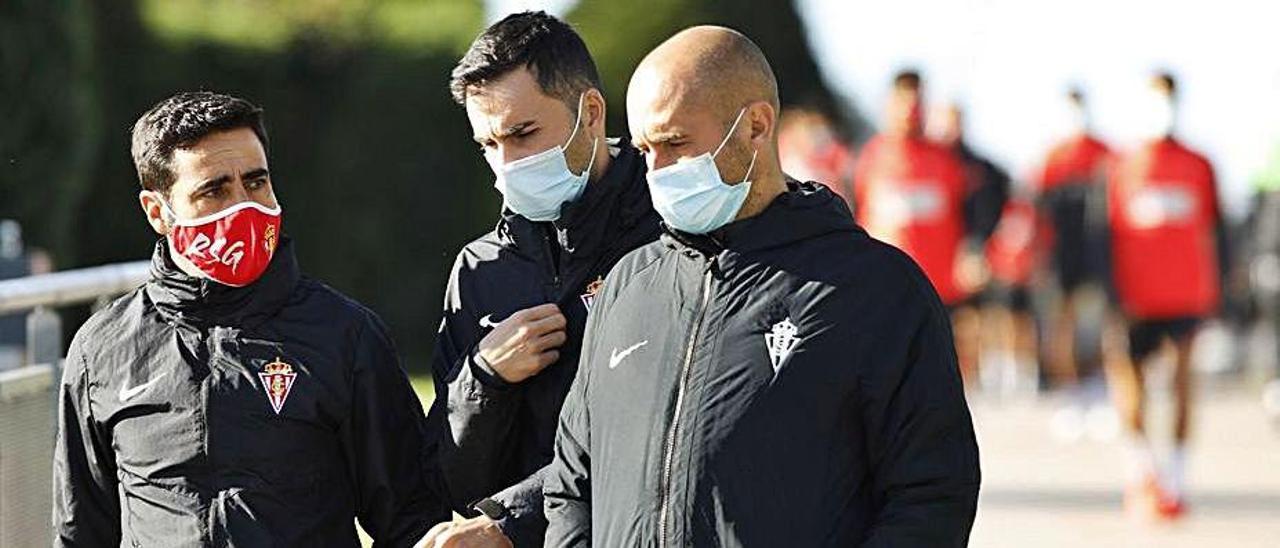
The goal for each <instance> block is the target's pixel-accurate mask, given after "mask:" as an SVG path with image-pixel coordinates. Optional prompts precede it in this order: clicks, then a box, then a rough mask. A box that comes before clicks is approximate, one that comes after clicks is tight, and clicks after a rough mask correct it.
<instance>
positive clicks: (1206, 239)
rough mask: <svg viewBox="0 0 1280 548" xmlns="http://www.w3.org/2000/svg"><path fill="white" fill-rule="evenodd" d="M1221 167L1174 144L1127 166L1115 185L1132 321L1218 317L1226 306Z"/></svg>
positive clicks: (1119, 169)
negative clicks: (1217, 172) (1216, 169)
mask: <svg viewBox="0 0 1280 548" xmlns="http://www.w3.org/2000/svg"><path fill="white" fill-rule="evenodd" d="M1218 216H1219V209H1218V193H1217V188H1216V183H1215V181H1214V175H1213V167H1212V166H1211V165H1210V164H1209V161H1208V160H1206V159H1205V158H1204V157H1203V156H1201V155H1199V154H1197V153H1195V152H1193V151H1191V150H1190V149H1188V148H1186V147H1184V146H1182V144H1181V143H1178V142H1177V141H1176V140H1174V139H1173V138H1171V137H1169V138H1164V139H1158V140H1155V141H1152V142H1150V143H1147V144H1146V145H1144V146H1143V147H1142V148H1140V149H1138V150H1137V151H1135V152H1133V153H1132V154H1129V155H1127V156H1126V157H1123V158H1121V159H1120V160H1119V161H1118V162H1117V164H1116V165H1115V166H1114V170H1113V171H1112V173H1111V176H1110V177H1109V178H1108V180H1107V218H1108V222H1109V225H1110V227H1111V257H1112V265H1113V275H1114V277H1115V284H1116V290H1117V292H1118V293H1119V297H1120V304H1121V306H1122V307H1123V309H1124V311H1125V312H1126V313H1128V314H1129V315H1130V316H1131V317H1135V318H1142V319H1168V318H1177V317H1185V316H1204V315H1208V314H1211V313H1213V312H1214V311H1215V310H1216V309H1217V307H1218V302H1219V299H1220V295H1219V285H1218V280H1219V275H1220V274H1219V272H1218V258H1217V257H1218V255H1217V254H1218V250H1217V242H1216V239H1215V230H1216V226H1217V223H1218V219H1219V217H1218Z"/></svg>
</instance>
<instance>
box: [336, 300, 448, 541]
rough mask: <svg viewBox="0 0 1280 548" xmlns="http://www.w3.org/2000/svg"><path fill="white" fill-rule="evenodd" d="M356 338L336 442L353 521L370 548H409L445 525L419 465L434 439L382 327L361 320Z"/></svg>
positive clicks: (431, 477)
mask: <svg viewBox="0 0 1280 548" xmlns="http://www.w3.org/2000/svg"><path fill="white" fill-rule="evenodd" d="M369 314H370V315H369V318H368V321H366V322H364V325H363V326H361V327H360V328H358V329H359V332H358V333H357V334H356V342H355V345H356V346H355V350H354V353H355V356H354V360H353V364H352V392H351V415H350V417H349V419H348V420H347V422H346V423H345V424H344V425H343V432H342V439H343V443H344V445H345V447H344V449H345V451H346V454H347V462H348V466H349V467H350V469H351V477H352V478H353V480H354V483H355V488H356V497H357V500H356V505H355V506H356V515H357V517H358V518H359V519H360V525H361V526H362V527H363V528H364V530H365V531H366V532H367V533H369V536H370V537H372V538H373V540H374V543H375V546H412V545H413V543H415V542H417V541H418V539H420V538H421V537H422V536H423V535H424V534H426V532H427V529H429V528H430V527H431V526H432V525H434V524H435V523H437V522H440V521H445V520H448V519H449V517H450V516H449V511H448V508H447V507H446V506H445V501H444V497H443V496H442V493H441V492H440V490H441V489H440V486H439V481H438V475H436V474H433V473H432V472H431V470H430V468H428V467H424V466H422V459H423V456H424V455H431V454H432V453H433V452H434V451H435V449H434V447H433V446H434V444H435V439H434V438H433V437H432V436H430V435H429V432H428V431H427V428H426V419H425V417H423V414H422V404H421V403H420V402H419V401H418V396H417V394H415V393H414V391H413V387H412V386H411V385H410V384H409V377H408V376H407V375H406V374H405V372H404V370H403V369H402V368H401V367H400V360H399V358H398V357H397V355H396V350H395V345H394V344H393V343H392V342H391V338H390V336H389V335H388V334H387V330H386V327H385V326H383V325H382V323H381V322H380V321H378V320H377V318H376V317H374V316H373V315H372V313H369Z"/></svg>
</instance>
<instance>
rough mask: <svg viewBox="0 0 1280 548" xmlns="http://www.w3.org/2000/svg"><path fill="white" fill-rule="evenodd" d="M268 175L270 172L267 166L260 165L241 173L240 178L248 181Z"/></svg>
mask: <svg viewBox="0 0 1280 548" xmlns="http://www.w3.org/2000/svg"><path fill="white" fill-rule="evenodd" d="M270 176H271V173H269V172H268V171H267V168H265V167H260V168H258V169H251V170H249V171H248V172H246V173H245V174H244V175H241V176H240V178H241V179H243V180H246V181H248V180H250V179H264V178H267V177H270Z"/></svg>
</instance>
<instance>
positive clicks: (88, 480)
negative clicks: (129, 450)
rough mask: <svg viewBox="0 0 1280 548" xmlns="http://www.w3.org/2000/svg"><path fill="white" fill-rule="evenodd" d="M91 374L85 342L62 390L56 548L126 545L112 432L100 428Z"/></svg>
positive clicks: (68, 366)
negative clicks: (91, 394)
mask: <svg viewBox="0 0 1280 548" xmlns="http://www.w3.org/2000/svg"><path fill="white" fill-rule="evenodd" d="M77 339H78V337H77ZM88 375H89V371H88V367H87V366H86V364H85V359H84V356H83V354H82V353H81V350H80V344H79V342H78V340H77V341H73V342H72V344H71V348H70V349H69V350H68V351H67V359H66V363H65V365H64V370H63V372H62V381H61V383H60V384H59V388H58V435H57V441H56V442H55V445H54V458H53V533H54V540H53V545H54V546H117V545H119V544H120V499H119V497H118V495H117V494H116V463H115V453H114V452H113V451H112V449H111V440H110V433H109V432H106V431H104V430H102V429H100V428H99V426H98V424H97V422H96V421H95V420H94V417H93V410H92V405H91V403H90V397H89V388H90V382H89V377H88Z"/></svg>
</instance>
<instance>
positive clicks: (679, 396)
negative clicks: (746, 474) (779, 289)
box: [658, 258, 715, 546]
mask: <svg viewBox="0 0 1280 548" xmlns="http://www.w3.org/2000/svg"><path fill="white" fill-rule="evenodd" d="M713 268H715V259H714V258H712V259H711V262H709V263H708V264H707V268H706V270H705V271H704V273H703V275H702V295H701V297H700V298H699V301H698V315H697V317H695V318H694V320H693V329H691V330H689V343H688V345H687V346H686V347H685V351H684V365H683V366H682V367H681V370H680V383H679V385H678V386H677V388H676V407H675V410H674V411H673V412H672V414H671V428H670V429H669V430H667V443H666V447H665V451H664V452H663V457H662V484H661V486H660V488H661V492H660V496H661V499H660V503H659V506H658V545H659V546H666V545H667V514H668V513H670V511H671V468H672V466H673V464H674V461H675V450H676V439H677V436H678V435H679V431H680V413H681V411H682V408H683V407H684V393H685V389H686V388H688V384H689V372H690V370H692V369H693V347H694V343H696V342H697V340H698V332H699V331H700V330H701V329H702V321H703V319H704V317H705V316H706V315H707V306H708V305H709V304H710V302H711V271H712V269H713Z"/></svg>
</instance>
